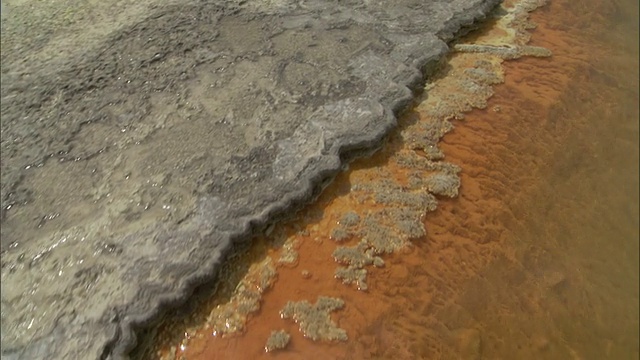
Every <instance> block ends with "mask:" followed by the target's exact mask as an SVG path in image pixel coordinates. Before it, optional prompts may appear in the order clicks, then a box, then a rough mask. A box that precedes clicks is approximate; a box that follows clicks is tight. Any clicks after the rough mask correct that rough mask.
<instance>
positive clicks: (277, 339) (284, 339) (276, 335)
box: [264, 330, 291, 352]
mask: <svg viewBox="0 0 640 360" xmlns="http://www.w3.org/2000/svg"><path fill="white" fill-rule="evenodd" d="M290 339H291V335H289V334H288V333H287V332H286V331H284V330H278V331H272V332H271V335H270V336H269V338H268V339H267V344H266V345H265V346H264V350H265V351H266V352H271V351H274V350H280V349H284V348H285V347H287V345H288V344H289V340H290Z"/></svg>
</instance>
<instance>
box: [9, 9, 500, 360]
mask: <svg viewBox="0 0 640 360" xmlns="http://www.w3.org/2000/svg"><path fill="white" fill-rule="evenodd" d="M496 3H497V1H494V0H489V1H481V0H465V1H453V2H444V1H428V2H415V1H401V2H393V4H391V3H387V2H381V3H376V4H372V3H360V2H356V1H354V2H347V3H340V4H333V3H331V4H329V3H326V2H315V3H313V4H306V3H293V2H291V3H289V2H285V1H282V2H268V3H262V2H261V3H258V2H233V1H230V2H216V3H212V2H205V1H192V2H187V3H181V4H179V5H175V4H173V3H166V4H163V5H158V4H154V3H152V2H141V3H137V4H135V5H133V4H130V3H128V2H126V1H122V2H119V3H117V4H116V5H114V6H116V8H117V6H120V7H121V8H122V10H125V9H127V10H132V9H133V10H132V11H131V12H129V14H130V15H128V16H126V17H124V15H121V14H123V13H126V11H122V12H118V11H115V12H113V11H112V13H114V14H113V15H110V16H111V17H104V16H102V17H101V16H98V15H99V14H100V13H99V12H91V11H90V10H87V9H86V6H85V7H83V5H78V4H76V3H74V2H73V1H69V2H66V3H64V4H61V5H60V6H58V7H56V10H55V11H53V12H50V13H49V12H47V11H45V10H46V9H43V8H41V9H39V10H38V11H33V12H30V10H29V8H28V7H27V5H25V4H22V3H20V2H11V1H8V2H6V3H3V10H2V11H3V14H2V32H3V37H2V49H3V50H2V84H1V96H2V103H1V111H2V139H1V148H0V150H1V151H2V157H1V162H2V182H1V183H2V193H1V200H2V208H1V209H2V214H1V219H2V226H1V229H2V241H1V251H2V259H1V262H2V264H1V266H2V284H3V292H2V358H3V359H5V358H6V359H45V358H46V359H71V358H87V359H91V358H123V357H126V356H127V353H128V351H130V349H131V348H132V347H133V346H135V342H136V341H135V331H136V330H137V329H138V328H141V327H144V326H146V325H148V324H150V322H151V321H153V320H154V319H155V318H156V317H157V316H158V315H159V314H160V311H161V310H162V308H164V307H167V306H171V305H175V304H178V303H180V302H181V301H183V300H184V299H185V298H186V297H188V296H189V293H190V291H191V290H192V289H193V288H194V287H195V286H196V285H198V284H200V283H202V282H203V281H204V280H206V279H209V278H211V277H212V276H213V275H214V274H215V272H216V271H217V270H218V268H219V266H220V264H221V262H222V261H224V259H225V257H226V256H227V255H228V254H229V252H230V251H231V250H232V248H233V245H234V243H236V242H238V241H241V240H242V239H243V238H246V237H247V236H248V235H250V234H251V233H252V232H254V231H256V230H260V229H262V228H263V227H264V224H265V223H266V222H267V221H271V220H273V219H274V218H275V217H277V216H281V215H284V214H285V212H287V211H290V210H291V209H292V208H294V207H295V206H297V205H299V204H302V203H304V202H306V201H308V200H310V199H312V198H313V197H314V195H316V194H317V193H318V190H319V189H320V188H321V186H322V185H323V184H324V183H325V182H326V180H328V179H331V178H332V177H333V176H334V175H335V174H336V173H337V171H339V169H340V168H341V166H342V165H343V162H344V161H346V160H347V159H349V158H351V157H352V156H353V154H355V153H358V152H360V151H362V150H371V149H375V148H376V147H377V146H379V143H380V140H381V139H382V138H383V137H384V135H385V134H386V133H387V132H388V131H389V130H390V129H391V128H392V127H393V126H394V125H395V114H396V113H397V112H398V111H399V110H401V109H403V108H404V107H405V106H406V105H407V104H408V103H409V102H410V101H411V98H412V92H411V90H413V89H417V87H418V85H420V84H421V82H422V80H423V77H424V76H425V75H428V73H429V72H430V71H431V69H432V68H433V67H434V65H435V64H437V63H438V61H440V59H441V58H442V56H443V55H444V54H445V53H446V52H447V50H448V48H447V46H446V42H447V41H449V40H451V39H452V38H453V36H454V34H455V33H457V32H458V31H460V30H461V29H463V28H465V27H467V26H470V25H472V24H473V23H474V21H476V20H479V19H482V18H484V16H485V14H486V13H487V12H488V11H489V10H490V9H491V8H493V7H494V6H495V4H496ZM100 6H104V5H100ZM73 9H75V10H73ZM96 11H97V10H96ZM116 13H117V14H116ZM123 17H124V18H123ZM42 19H46V20H47V21H48V22H41V23H39V24H40V25H39V26H44V29H45V30H46V29H48V30H50V31H42V32H39V31H38V28H35V29H33V28H31V26H32V25H33V24H38V20H42ZM65 21H67V22H68V23H69V24H67V23H66V22H65ZM83 24H84V25H87V24H94V25H93V26H92V27H91V28H90V30H87V32H86V34H85V35H83V34H82V33H78V31H80V30H82V29H83V28H82V27H81V25H83ZM47 26H50V27H51V28H47ZM65 26H66V27H65ZM55 29H63V30H64V29H72V30H73V29H76V30H78V31H76V32H75V33H74V32H72V30H69V31H68V32H67V33H65V32H64V31H62V30H60V31H59V32H55V31H53V30H55ZM79 29H80V30H79ZM83 36H84V37H83ZM415 140H416V141H417V142H418V143H419V145H418V146H422V147H424V146H429V143H428V140H429V139H415ZM425 151H426V150H425ZM434 156H437V154H436V155H434ZM449 181H451V180H450V179H449V178H434V179H431V180H430V182H429V183H428V184H426V186H428V187H433V190H434V191H435V190H437V188H440V187H441V186H442V184H443V183H446V182H449ZM435 192H438V191H435ZM393 194H394V192H393V191H391V190H390V193H389V194H388V195H381V196H380V198H379V199H376V201H378V202H380V203H386V202H400V203H407V204H408V206H409V205H410V206H417V207H423V208H427V207H429V206H431V205H430V204H431V203H432V202H433V200H432V199H430V198H425V199H416V198H413V197H412V198H395V197H393V196H392V195H393ZM443 195H452V194H446V193H443ZM357 221H358V220H357V219H354V224H355V223H357ZM372 221H373V220H372V219H369V218H364V219H363V222H364V223H367V222H372ZM347 222H348V221H347ZM345 226H348V225H347V224H345ZM378 233H380V232H378ZM409 236H412V235H409ZM399 241H400V242H402V241H404V239H400V240H399ZM367 242H368V244H369V245H370V246H371V247H372V248H375V249H376V250H377V252H379V253H383V252H386V251H387V249H386V248H385V247H384V246H382V245H380V244H378V243H377V242H376V238H375V237H369V238H368V239H367Z"/></svg>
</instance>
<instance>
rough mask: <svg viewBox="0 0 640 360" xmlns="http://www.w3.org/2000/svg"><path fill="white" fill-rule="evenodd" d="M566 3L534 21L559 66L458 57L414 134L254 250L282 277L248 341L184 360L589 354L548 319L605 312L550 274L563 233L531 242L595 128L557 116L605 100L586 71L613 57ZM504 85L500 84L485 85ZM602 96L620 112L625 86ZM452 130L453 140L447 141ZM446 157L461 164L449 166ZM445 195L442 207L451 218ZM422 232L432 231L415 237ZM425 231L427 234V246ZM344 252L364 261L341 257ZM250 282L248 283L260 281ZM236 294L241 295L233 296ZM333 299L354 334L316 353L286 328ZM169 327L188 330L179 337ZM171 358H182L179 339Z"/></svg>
mask: <svg viewBox="0 0 640 360" xmlns="http://www.w3.org/2000/svg"><path fill="white" fill-rule="evenodd" d="M565 6H566V5H565V3H563V2H552V3H551V5H549V7H546V8H543V9H541V10H539V12H538V13H534V14H533V18H534V21H536V22H537V23H538V24H539V26H538V28H537V29H536V31H535V32H534V36H533V39H532V41H531V43H530V45H532V46H539V47H543V48H547V49H550V50H552V51H553V58H552V59H546V58H542V59H539V58H531V57H528V58H525V59H522V60H518V61H510V62H506V63H504V64H501V59H502V58H501V57H500V56H498V57H496V56H490V55H487V54H466V53H456V54H453V55H452V56H451V58H450V61H449V63H448V64H449V66H448V68H447V69H444V70H443V72H442V76H441V77H439V78H437V79H436V80H435V81H434V82H433V83H432V84H430V85H428V86H433V88H431V91H430V92H429V98H427V99H426V100H425V101H424V102H423V103H422V104H420V105H418V106H417V107H416V108H415V109H414V110H413V111H410V112H408V113H407V114H406V115H405V116H404V117H403V118H402V119H401V120H400V124H399V131H398V132H396V133H395V134H393V135H392V136H391V137H390V138H389V140H388V143H387V144H386V146H385V147H384V148H383V150H381V151H380V152H379V153H377V154H375V155H374V156H373V157H371V158H369V159H366V160H359V161H357V162H355V163H354V164H352V166H351V167H350V170H349V171H347V172H345V173H343V174H341V175H339V176H338V178H337V179H336V180H335V182H334V183H333V184H332V185H331V186H330V187H329V188H327V189H326V191H325V192H324V193H323V194H322V195H321V197H320V198H319V199H318V201H317V202H316V203H315V204H313V205H311V206H310V207H309V208H307V209H306V210H305V211H303V212H302V213H301V214H300V215H299V216H298V219H297V220H296V221H293V222H290V223H286V224H283V225H278V226H276V227H275V229H274V230H273V233H272V234H271V238H272V239H275V240H265V239H260V240H259V241H258V243H259V244H262V245H261V247H260V250H259V251H257V250H254V252H253V253H254V254H257V255H255V256H256V257H257V258H260V257H261V256H260V254H266V256H267V257H272V258H273V263H274V264H276V265H275V266H276V271H277V275H276V279H275V280H274V282H273V286H272V287H271V288H269V289H267V290H266V291H265V292H264V293H263V294H262V299H261V300H260V308H259V309H258V310H256V311H254V312H251V313H250V314H248V315H247V316H248V322H247V324H246V326H245V327H244V329H243V331H242V332H238V333H234V334H231V333H230V334H228V335H225V336H213V334H212V333H211V331H210V330H209V329H206V326H204V327H200V328H199V329H198V328H194V329H191V330H189V331H187V332H188V333H189V334H188V335H187V336H186V338H189V339H190V340H188V341H186V340H185V339H180V341H181V342H182V344H184V345H185V348H184V349H183V350H181V349H180V348H179V345H176V344H175V343H171V344H170V346H171V345H173V346H174V347H173V354H174V355H176V358H181V357H184V358H185V359H211V358H233V359H256V358H261V357H265V358H278V359H298V358H305V359H327V358H336V359H340V358H402V359H414V358H478V357H480V356H481V355H482V356H486V357H487V358H497V357H501V356H502V357H504V356H505V355H506V354H510V355H512V356H513V355H518V356H516V357H517V358H539V357H540V356H554V357H561V358H567V357H570V356H578V354H579V353H580V352H579V351H578V350H583V352H582V354H585V352H584V349H589V347H588V346H587V345H584V344H582V345H580V344H579V341H577V340H575V339H570V341H568V342H567V341H565V343H562V341H560V340H559V339H562V338H564V337H566V334H565V333H564V332H566V329H567V328H570V329H573V331H574V332H575V333H580V331H579V330H576V329H574V327H575V326H580V325H579V324H578V325H566V324H555V323H554V321H553V319H551V318H550V316H551V315H550V314H548V313H547V312H548V311H549V310H548V309H551V311H552V312H556V313H557V312H559V311H566V310H567V308H568V307H570V306H571V305H572V304H573V305H577V306H578V310H574V311H573V312H572V311H567V312H568V313H569V314H570V315H571V314H573V315H576V317H575V318H574V320H575V319H578V320H584V319H585V318H587V317H588V316H592V315H593V309H592V308H589V306H591V305H589V304H587V305H585V303H584V302H583V301H581V300H580V295H576V293H575V292H576V291H579V290H576V288H578V287H577V286H576V285H577V284H582V285H584V279H583V276H584V275H580V274H579V272H578V271H577V270H575V269H569V268H568V266H566V265H563V266H560V265H557V266H552V265H549V263H550V262H549V260H548V259H547V258H551V257H558V256H560V255H559V253H560V252H561V251H562V249H561V248H558V247H555V248H548V247H545V244H547V245H548V244H550V243H553V242H554V241H556V240H555V239H545V238H544V236H545V235H548V232H545V231H548V230H540V232H539V233H537V232H533V233H534V234H535V235H536V236H539V237H540V238H539V239H536V242H532V241H530V240H529V241H524V240H523V239H526V238H527V236H526V235H522V231H523V229H528V228H527V226H528V225H527V224H528V223H531V221H530V219H529V217H530V216H532V214H536V213H540V212H544V211H545V209H540V207H539V206H537V205H536V204H535V203H532V197H533V195H532V194H538V193H540V188H541V187H544V186H545V184H543V183H542V181H541V179H545V176H544V173H545V172H548V171H549V166H547V165H546V164H547V163H551V162H552V160H553V159H554V158H556V157H558V156H559V155H558V154H559V153H561V152H562V149H563V146H566V144H567V142H568V141H569V140H568V139H570V137H571V135H572V134H573V133H575V132H576V131H577V129H578V128H580V127H584V126H585V124H584V123H582V122H581V120H580V119H577V120H576V119H571V120H572V121H563V120H565V119H563V116H568V115H567V114H568V113H569V110H568V109H566V108H563V107H562V106H559V105H558V104H559V103H560V101H559V99H561V98H563V96H564V95H563V94H565V93H566V92H568V91H572V92H579V93H584V94H583V96H581V97H580V98H581V99H591V98H592V97H589V96H587V95H588V94H586V92H587V90H582V89H581V88H580V86H584V84H585V83H587V82H588V79H587V77H588V76H590V75H589V72H587V73H585V72H584V70H585V69H587V70H589V69H590V65H589V63H590V62H591V61H593V60H592V59H593V57H594V56H597V55H596V54H597V51H598V50H602V49H597V48H596V46H595V45H592V44H590V43H589V42H588V41H587V40H586V37H582V38H581V37H580V36H579V34H576V33H574V32H570V31H568V30H567V29H566V27H563V26H561V25H560V24H562V22H561V21H559V20H558V17H559V16H560V14H561V15H562V16H568V14H567V11H562V8H563V7H565ZM599 6H600V7H599V9H601V10H605V11H604V12H606V10H608V9H609V6H608V5H606V4H600V5H599ZM574 16H575V19H565V20H564V21H571V20H575V21H576V22H586V21H587V20H589V16H588V15H585V14H576V15H574ZM494 29H495V28H494ZM592 32H593V33H595V32H596V30H591V31H587V30H585V31H584V34H582V36H587V35H589V34H591V35H593V33H592ZM482 34H484V35H482ZM509 34H510V33H509V31H507V30H504V29H498V30H491V31H489V32H486V33H480V34H473V35H472V36H471V37H470V38H472V39H473V41H474V43H483V41H488V40H487V38H486V37H489V39H490V37H491V36H496V37H500V38H502V39H504V38H509V37H510V35H509ZM512 40H513V39H512ZM518 45H522V44H518ZM583 49H591V50H592V51H593V52H588V51H586V50H583ZM502 68H504V69H505V73H506V76H505V77H504V79H503V78H502ZM465 69H475V70H478V69H480V70H483V71H484V72H482V71H480V72H475V73H473V72H472V73H471V75H470V76H467V77H466V78H465V77H464V76H463V75H465V74H466V75H469V71H467V72H466V73H465ZM630 71H632V72H633V71H634V70H633V69H630ZM635 72H636V73H637V69H635ZM479 73H480V74H484V75H483V76H485V85H487V86H485V87H474V88H473V90H474V91H476V92H479V95H480V96H478V97H476V98H474V97H469V96H467V95H468V94H463V96H456V94H459V93H460V91H459V90H460V89H459V86H460V84H461V83H460V82H457V81H456V80H455V79H463V80H464V79H469V78H473V76H477V75H478V74H479ZM489 74H490V75H493V77H486V75H489ZM636 75H637V74H636ZM635 78H636V81H637V76H636V77H635ZM451 79H454V80H451ZM498 81H504V83H503V84H500V85H497V86H495V87H494V88H493V89H492V88H491V87H489V86H488V85H491V84H493V83H496V82H498ZM462 84H468V83H467V82H464V81H462ZM439 89H440V90H439ZM445 89H448V90H447V91H444V90H445ZM438 91H441V92H438ZM493 92H495V95H494V96H493V97H491V98H490V99H489V100H488V101H487V100H486V98H488V97H489V96H491V95H492V94H493ZM446 94H450V96H446ZM439 96H440V98H439ZM594 96H595V97H596V98H597V100H601V103H605V104H607V108H608V109H610V110H611V111H614V110H613V108H614V107H615V104H612V103H611V101H612V99H615V94H614V93H613V92H612V90H611V89H609V90H608V92H607V91H604V90H602V93H601V94H598V95H594ZM439 99H440V100H446V102H447V106H448V105H451V104H454V105H455V107H456V108H457V110H459V111H465V113H464V116H460V113H457V112H456V113H453V114H452V113H451V112H450V111H447V109H449V108H448V107H446V106H445V108H440V107H438V100H439ZM443 106H444V105H443ZM473 106H475V107H481V108H483V109H471V108H472V107H473ZM447 114H448V115H450V117H458V118H461V120H459V121H455V122H454V125H455V128H454V129H451V128H450V127H449V125H447V124H448V123H447V122H446V121H440V120H438V119H435V118H433V116H434V115H447ZM636 116H637V115H636ZM463 117H464V119H462V118H463ZM425 124H426V125H425ZM434 124H436V125H438V126H435V127H434V126H433V125H434ZM449 130H451V131H450V132H449V133H448V134H446V135H445V136H444V137H443V138H442V140H441V141H440V142H438V143H437V144H435V143H432V141H433V140H434V139H435V140H438V139H439V137H440V136H441V135H444V133H445V132H446V131H449ZM436 145H437V148H436V147H434V146H436ZM440 150H441V152H440ZM587 150H588V149H587ZM442 153H443V154H444V155H445V156H446V157H445V160H446V162H443V161H440V160H441V159H442ZM453 164H455V165H453ZM458 167H459V168H458ZM460 169H461V171H459V170H460ZM453 175H457V176H453ZM430 176H436V179H435V180H434V178H430ZM437 177H441V178H437ZM458 177H459V185H460V189H459V190H458V184H457V183H456V180H455V179H458ZM436 180H437V181H436ZM440 184H446V185H443V186H440ZM430 192H431V193H436V194H437V195H438V196H437V203H438V206H437V208H436V207H434V206H433V203H432V198H430V197H429V193H430ZM456 194H457V195H458V196H457V197H454V196H455V195H456ZM550 194H553V193H550ZM421 196H422V197H421ZM533 200H534V201H537V200H541V199H538V198H536V197H533ZM540 202H541V203H545V204H547V206H549V202H544V201H542V200H541V201H540ZM434 209H435V211H432V212H429V211H430V210H434ZM345 214H356V215H357V216H350V217H345V216H346V215H345ZM425 215H426V216H425ZM345 219H346V220H345ZM367 219H369V223H367ZM416 220H419V222H417V221H416ZM416 223H417V224H419V225H421V224H424V228H422V227H420V226H418V227H417V228H416ZM412 224H413V225H412ZM373 225H377V226H379V228H378V229H377V230H375V231H377V232H383V233H384V237H383V238H381V239H378V240H379V241H380V242H381V243H380V244H378V243H377V242H375V241H372V236H373V235H374V234H373V232H372V231H371V230H370V229H371V228H372V226H373ZM398 225H401V226H398ZM402 225H405V226H408V228H406V229H405V228H403V227H402ZM538 226H541V225H539V224H538ZM336 229H338V230H340V231H336ZM527 231H528V230H527ZM422 232H426V235H425V236H415V235H419V234H421V233H422ZM336 234H338V235H336ZM338 238H339V239H338ZM367 239H368V240H367ZM338 240H339V241H338ZM283 244H285V245H284V246H283ZM280 246H282V248H283V249H287V251H292V250H293V249H294V250H295V251H296V252H297V259H296V260H295V261H293V262H286V261H285V262H281V263H278V262H277V260H278V259H279V258H280V256H281V252H282V250H278V248H279V247H280ZM385 246H389V249H390V250H392V251H387V248H386V247H385ZM341 247H342V248H352V250H353V251H351V252H345V253H342V254H338V256H336V249H339V248H341ZM357 249H361V253H360V255H359V254H358V253H357ZM367 251H369V252H367ZM263 256H264V255H263ZM376 257H379V258H381V259H382V260H383V261H384V264H382V263H380V262H378V265H380V267H376V266H373V265H374V259H375V258H376ZM336 258H338V259H337V260H338V261H339V262H341V263H344V262H347V263H349V262H350V261H351V265H352V266H354V268H353V269H352V270H365V271H366V284H367V285H368V286H367V287H366V288H363V287H362V286H360V290H364V291H359V290H358V287H357V286H353V285H345V284H343V283H342V281H341V280H339V279H336V278H335V272H336V268H337V267H338V266H340V264H339V263H338V262H336V261H335V260H336ZM349 259H351V260H349ZM537 272H539V273H537ZM230 273H233V272H230ZM241 273H242V272H241ZM251 274H252V272H251V271H250V272H249V275H248V276H247V277H248V278H251V276H255V275H251ZM232 283H233V282H232ZM236 283H237V282H236ZM569 283H572V285H567V284H569ZM516 289H517V290H516ZM514 291H517V292H518V294H513V292H514ZM563 292H568V293H570V294H573V295H574V297H573V298H570V297H567V296H566V294H565V295H562V296H559V297H558V299H556V297H555V296H556V295H554V294H558V293H563ZM223 293H224V292H223ZM227 293H229V294H230V295H228V296H227V297H231V298H232V297H233V295H232V294H233V293H234V289H231V288H229V289H227ZM636 293H637V291H636ZM319 296H327V297H333V298H340V299H343V300H344V307H343V308H342V309H340V310H337V311H335V312H332V313H331V314H330V318H331V320H332V321H333V322H334V323H335V324H336V325H337V327H339V328H342V329H344V330H345V331H346V334H347V336H348V338H349V341H346V342H322V341H320V342H314V341H311V340H309V339H306V338H304V335H303V334H302V333H300V332H299V331H298V329H297V328H298V326H297V325H296V324H295V323H293V322H291V321H289V320H283V319H282V318H281V311H282V309H283V308H285V306H286V304H287V303H288V302H290V301H294V302H298V301H308V302H310V303H313V302H315V301H316V299H317V298H318V297H319ZM636 296H637V294H636ZM223 298H224V296H223ZM217 299H218V300H216V301H217V302H212V301H211V300H210V301H209V303H208V306H209V308H208V309H209V310H206V311H211V310H210V309H211V305H212V304H219V303H223V302H222V301H221V300H220V295H218V297H217ZM549 299H551V300H549ZM558 301H560V302H564V305H562V306H561V305H558V304H556V302H558ZM620 306H621V305H620ZM204 308H207V307H206V306H205V307H204ZM631 310H632V311H631V313H633V310H634V309H631ZM635 312H636V313H637V308H636V309H635ZM636 315H637V314H636ZM563 321H569V320H567V319H566V318H563ZM507 324H508V325H507ZM178 328H179V327H178ZM170 329H172V330H173V331H174V332H175V329H176V326H175V324H173V325H171V326H170ZM280 329H283V331H286V332H287V333H289V334H290V335H291V338H290V341H289V344H288V346H287V347H286V349H284V350H281V351H278V352H273V353H268V354H267V353H265V351H264V344H265V342H266V341H267V339H268V338H269V337H270V334H272V332H273V331H275V330H280ZM510 329H517V333H514V332H512V331H510ZM625 329H628V327H625ZM163 331H167V330H166V329H165V330H163ZM183 331H184V330H183ZM514 331H515V330H514ZM563 331H564V332H563ZM636 333H637V332H636ZM607 341H608V342H607ZM620 341H626V342H630V341H631V340H627V338H626V337H625V338H624V339H623V340H620ZM603 342H605V343H607V344H610V348H609V350H606V349H605V350H602V349H598V350H599V351H601V352H602V353H603V355H605V356H611V355H612V354H620V353H619V352H616V350H619V349H617V347H616V346H618V345H619V344H618V343H617V342H616V339H614V340H612V339H604V340H601V341H600V342H599V344H600V345H602V343H603ZM626 344H627V343H623V344H622V345H625V346H626ZM163 345H168V343H167V342H166V340H165V343H164V344H163ZM622 345H621V346H622ZM601 347H602V346H601ZM618 347H620V346H618ZM602 348H606V347H602ZM574 349H578V350H574ZM611 349H613V350H611ZM166 351H167V350H166V349H165V350H164V352H165V354H166ZM636 353H637V347H636Z"/></svg>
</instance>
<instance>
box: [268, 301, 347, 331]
mask: <svg viewBox="0 0 640 360" xmlns="http://www.w3.org/2000/svg"><path fill="white" fill-rule="evenodd" d="M343 306H344V301H343V300H342V299H337V298H331V297H326V296H320V297H318V301H316V303H315V304H314V305H311V304H310V303H309V302H308V301H298V302H294V301H289V302H288V303H287V304H286V305H285V306H284V308H283V309H282V310H281V311H280V316H282V318H283V319H293V321H295V322H296V323H297V324H298V326H299V328H300V331H301V332H302V333H303V334H304V336H305V337H308V338H310V339H311V340H313V341H318V340H325V341H334V340H340V341H346V340H347V332H346V331H345V330H344V329H341V328H339V327H338V326H337V325H336V324H335V323H334V322H333V321H332V320H331V318H330V317H329V313H330V312H332V311H335V310H338V309H341V308H342V307H343Z"/></svg>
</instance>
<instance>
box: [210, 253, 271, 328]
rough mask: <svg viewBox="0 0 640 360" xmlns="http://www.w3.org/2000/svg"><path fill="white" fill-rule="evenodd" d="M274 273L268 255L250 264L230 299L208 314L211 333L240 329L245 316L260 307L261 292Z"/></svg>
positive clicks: (267, 286)
mask: <svg viewBox="0 0 640 360" xmlns="http://www.w3.org/2000/svg"><path fill="white" fill-rule="evenodd" d="M275 275H276V269H275V267H274V266H273V261H272V260H271V258H270V257H266V258H265V259H264V260H263V261H262V262H261V263H258V264H255V265H254V266H252V267H251V268H250V269H249V272H248V274H247V276H246V277H245V278H244V279H242V281H241V282H240V283H239V284H238V286H237V287H236V289H235V291H234V292H233V295H232V297H231V300H230V301H229V302H228V303H225V304H222V305H219V306H217V307H216V308H215V309H213V310H212V311H211V313H210V314H209V317H208V319H207V325H208V326H209V328H210V329H211V330H212V333H213V334H215V335H222V334H230V333H235V332H239V331H242V330H243V329H244V326H245V323H246V320H247V316H248V315H249V314H250V313H252V312H254V311H257V310H258V309H260V299H261V298H262V293H263V292H264V291H265V290H266V289H268V288H269V287H270V286H271V284H272V282H273V279H274V278H275Z"/></svg>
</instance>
